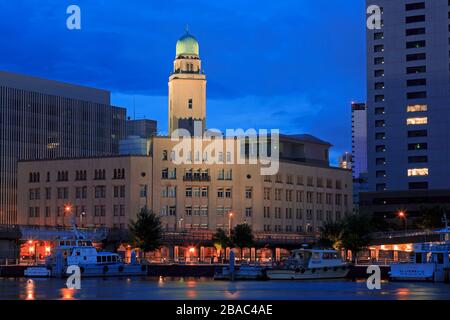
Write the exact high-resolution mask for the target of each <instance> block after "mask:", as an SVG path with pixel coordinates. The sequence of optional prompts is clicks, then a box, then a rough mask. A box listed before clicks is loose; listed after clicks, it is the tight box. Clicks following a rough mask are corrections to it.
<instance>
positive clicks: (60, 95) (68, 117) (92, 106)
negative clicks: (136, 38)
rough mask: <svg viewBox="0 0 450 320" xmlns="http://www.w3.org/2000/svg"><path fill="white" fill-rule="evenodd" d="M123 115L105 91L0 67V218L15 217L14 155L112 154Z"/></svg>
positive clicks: (122, 126) (4, 221)
mask: <svg viewBox="0 0 450 320" xmlns="http://www.w3.org/2000/svg"><path fill="white" fill-rule="evenodd" d="M125 121H126V110H125V109H123V108H117V107H112V106H111V105H110V93H109V92H108V91H105V90H99V89H94V88H87V87H82V86H77V85H72V84H66V83H61V82H57V81H51V80H45V79H38V78H33V77H28V76H23V75H18V74H12V73H7V72H0V224H14V223H16V222H17V207H16V204H17V160H19V159H43V158H63V157H67V158H68V157H90V156H94V155H111V154H117V153H118V151H119V150H118V149H119V140H120V139H122V138H123V137H124V136H125V133H126V132H125V130H126V127H125ZM30 179H31V181H42V180H45V176H39V175H36V176H33V177H30Z"/></svg>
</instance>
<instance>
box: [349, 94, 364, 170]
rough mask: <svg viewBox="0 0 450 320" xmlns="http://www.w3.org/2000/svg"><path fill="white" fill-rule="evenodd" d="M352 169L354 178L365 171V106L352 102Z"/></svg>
mask: <svg viewBox="0 0 450 320" xmlns="http://www.w3.org/2000/svg"><path fill="white" fill-rule="evenodd" d="M352 171H353V177H354V178H358V177H359V176H360V175H361V173H366V172H367V108H366V104H365V103H352Z"/></svg>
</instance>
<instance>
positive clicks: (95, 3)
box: [0, 0, 365, 162]
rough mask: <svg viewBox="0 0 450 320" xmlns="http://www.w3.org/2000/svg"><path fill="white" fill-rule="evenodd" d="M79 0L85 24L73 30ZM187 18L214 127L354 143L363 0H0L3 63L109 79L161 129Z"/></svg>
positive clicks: (65, 76)
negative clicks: (72, 8)
mask: <svg viewBox="0 0 450 320" xmlns="http://www.w3.org/2000/svg"><path fill="white" fill-rule="evenodd" d="M71 4H77V5H79V6H80V8H81V11H82V12H81V13H82V30H81V31H69V30H68V29H67V28H66V18H67V16H68V15H67V14H66V9H67V7H68V6H69V5H71ZM186 24H189V27H190V30H191V32H192V34H194V35H195V36H196V37H197V39H198V40H199V42H200V55H201V58H202V60H203V67H204V69H205V71H206V73H207V79H208V91H207V97H208V105H207V113H208V127H210V128H213V127H214V128H219V129H225V128H249V127H254V128H279V129H280V130H281V131H282V132H283V133H310V134H314V135H316V136H318V137H319V138H322V139H324V140H328V141H329V142H331V143H332V144H333V145H334V146H335V147H334V148H333V150H332V158H334V159H336V157H337V156H338V155H339V154H340V153H342V152H344V151H347V150H350V148H351V115H350V102H351V101H352V100H364V99H365V57H364V55H365V47H364V46H365V40H364V34H365V29H364V27H365V8H364V1H361V0H349V1H339V2H337V1H330V0H280V1H273V0H271V1H263V0H248V1H243V0H233V1H229V0H223V1H212V0H189V1H186V0H184V1H178V0H167V1H161V0H158V1H150V0H139V1H138V0H127V1H124V0H71V1H67V0H41V1H35V0H15V1H1V3H0V30H1V35H2V45H1V47H0V69H3V70H7V71H12V72H20V73H25V74H30V75H34V76H39V77H45V78H51V79H55V80H62V81H66V82H72V83H78V84H83V85H88V86H96V87H100V88H104V89H108V90H110V91H111V92H112V93H113V103H114V104H116V105H120V106H124V107H127V108H128V110H129V115H130V116H133V113H134V112H133V110H134V108H133V106H134V102H135V106H136V108H135V110H136V117H137V118H141V117H146V118H152V119H156V120H158V122H159V123H158V125H159V129H160V131H165V130H167V80H168V75H169V72H170V71H171V68H172V60H173V58H174V56H175V44H176V40H177V39H178V38H179V37H180V36H181V35H182V34H183V32H184V28H185V25H186ZM334 162H335V160H334Z"/></svg>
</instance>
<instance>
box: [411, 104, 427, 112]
mask: <svg viewBox="0 0 450 320" xmlns="http://www.w3.org/2000/svg"><path fill="white" fill-rule="evenodd" d="M425 111H428V106H427V105H426V104H410V105H408V107H407V108H406V112H425Z"/></svg>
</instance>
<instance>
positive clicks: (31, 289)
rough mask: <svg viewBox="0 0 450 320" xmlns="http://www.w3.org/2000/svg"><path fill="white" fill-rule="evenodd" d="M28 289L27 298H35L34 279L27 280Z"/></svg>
mask: <svg viewBox="0 0 450 320" xmlns="http://www.w3.org/2000/svg"><path fill="white" fill-rule="evenodd" d="M26 290H27V298H26V300H34V281H33V280H31V279H30V280H28V281H27V286H26Z"/></svg>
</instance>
